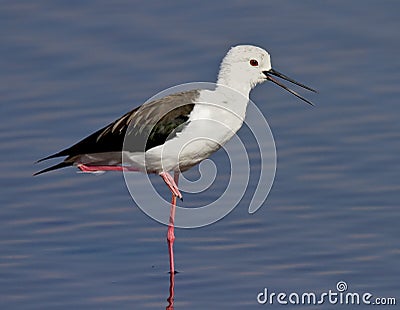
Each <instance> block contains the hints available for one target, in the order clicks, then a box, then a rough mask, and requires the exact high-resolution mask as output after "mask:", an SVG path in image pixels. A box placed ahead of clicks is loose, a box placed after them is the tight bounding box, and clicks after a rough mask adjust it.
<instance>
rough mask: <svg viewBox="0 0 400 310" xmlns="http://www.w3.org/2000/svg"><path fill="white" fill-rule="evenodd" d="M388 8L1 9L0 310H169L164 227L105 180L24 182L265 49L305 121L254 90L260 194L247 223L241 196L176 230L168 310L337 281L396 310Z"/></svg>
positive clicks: (392, 15)
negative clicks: (155, 104) (302, 86)
mask: <svg viewBox="0 0 400 310" xmlns="http://www.w3.org/2000/svg"><path fill="white" fill-rule="evenodd" d="M399 9H400V5H399V3H398V2H396V1H385V2H384V3H382V2H381V1H364V2H363V5H362V6H360V5H359V4H358V3H357V2H348V1H325V2H323V3H322V2H321V3H316V2H311V1H302V2H295V1H281V2H279V3H267V2H265V3H261V2H252V1H246V2H243V1H229V2H228V1H226V2H223V1H220V2H215V1H201V2H200V1H195V2H193V1H192V2H191V3H190V4H189V3H187V4H185V3H180V4H178V3H175V4H174V5H171V4H157V5H156V4H145V3H135V2H124V1H114V2H112V3H111V2H107V1H97V2H96V3H92V2H83V1H79V2H78V1H36V2H31V1H18V2H12V1H4V2H2V4H1V5H0V26H1V27H0V32H1V33H0V34H1V45H0V67H1V70H0V98H1V105H0V109H1V114H0V117H1V122H0V147H1V152H0V156H1V161H0V169H1V171H2V174H1V176H0V185H1V196H0V197H1V198H0V199H1V200H0V201H1V208H0V306H1V308H2V309H43V308H51V309H71V308H95V309H98V308H102V309H115V308H117V309H125V308H126V309H132V308H134V309H163V308H165V307H166V306H167V305H168V303H167V300H166V299H167V297H168V294H169V275H168V273H167V271H168V256H167V247H166V242H165V234H166V227H165V226H162V225H160V224H158V223H156V222H154V221H152V220H151V219H149V218H148V217H147V216H146V215H144V214H143V213H142V212H141V211H140V210H139V209H138V208H137V207H136V206H135V204H134V202H133V201H132V199H131V197H130V196H129V194H128V192H127V190H126V187H125V184H124V182H123V178H122V176H121V175H120V174H118V173H108V174H105V175H102V176H99V177H96V176H92V175H77V174H76V173H74V171H73V169H65V170H63V171H60V172H57V173H52V174H48V175H44V176H41V177H35V178H33V177H32V176H31V175H32V173H33V172H35V171H37V170H38V169H39V167H37V166H34V165H33V162H34V161H35V160H37V159H38V158H41V157H43V156H45V155H47V154H50V153H52V152H54V151H57V150H59V149H61V148H63V147H66V146H68V145H70V144H72V143H74V142H76V141H77V140H78V139H80V138H82V137H83V136H86V135H87V134H89V133H91V132H93V131H94V130H95V129H97V128H100V127H102V126H103V125H104V124H106V123H108V122H110V121H112V120H113V119H115V118H117V117H119V116H120V115H122V114H123V113H125V112H126V111H128V110H129V109H131V108H133V107H134V106H137V105H138V104H140V103H142V102H143V101H145V100H146V99H147V98H149V97H150V96H152V95H154V94H155V93H157V92H158V91H160V90H163V89H165V88H166V87H170V86H173V85H176V84H179V83H183V82H191V81H215V78H216V73H217V70H218V65H219V62H220V60H221V57H222V56H223V55H224V53H225V52H226V50H227V49H228V47H229V46H231V45H234V44H238V43H252V44H256V45H260V46H263V47H266V48H267V49H268V50H269V51H270V53H271V54H272V63H273V65H274V66H275V68H276V69H277V70H279V71H282V72H284V73H286V74H287V75H289V76H292V77H294V78H296V79H298V80H299V81H301V82H304V83H306V84H309V85H311V86H313V87H315V88H316V89H318V90H319V91H320V93H319V95H316V96H311V95H310V96H309V98H311V99H312V100H313V101H314V102H316V103H317V107H316V108H310V107H308V106H307V105H305V104H303V103H301V102H300V101H299V100H297V99H296V98H295V97H293V96H291V95H290V94H287V93H285V92H283V91H282V90H281V89H279V88H278V87H275V86H274V85H272V84H271V83H268V84H267V85H262V86H259V87H258V88H256V89H255V90H254V91H253V93H252V99H253V101H254V102H256V103H257V104H258V106H259V107H260V109H261V110H262V111H263V113H264V115H265V116H266V117H267V119H268V121H269V124H270V126H271V128H272V131H273V133H274V136H275V142H276V146H277V152H278V170H277V175H276V179H275V183H274V186H273V188H272V191H271V193H270V196H269V198H268V200H267V202H266V203H265V205H264V206H263V207H262V208H261V209H260V210H259V211H258V212H257V213H256V214H254V215H249V214H248V213H247V206H248V204H249V201H250V198H251V197H250V194H249V193H246V195H245V197H244V198H243V200H242V201H241V203H240V204H239V206H238V207H236V208H235V210H234V211H233V212H232V213H231V214H229V215H228V216H227V217H225V218H224V219H223V220H222V221H219V222H218V223H216V224H214V225H211V226H208V227H206V228H202V229H194V230H182V229H181V230H177V232H176V235H177V240H176V246H175V254H176V265H177V269H178V270H179V271H181V272H180V273H179V274H178V275H177V276H176V277H175V309H239V308H240V309H243V308H246V309H248V308H250V309H252V308H256V307H260V306H258V304H257V300H256V297H257V294H258V293H259V292H260V291H262V290H263V289H264V288H265V287H266V288H268V289H269V290H270V291H274V292H277V293H278V292H287V293H290V292H298V293H302V292H308V291H315V292H324V291H328V290H329V289H335V287H336V283H337V282H338V281H341V280H342V281H346V282H347V284H348V286H349V289H348V291H351V292H359V293H363V292H371V293H372V294H373V295H374V296H381V297H397V301H398V302H399V298H400V296H399V284H398V283H399V281H398V279H399V275H400V266H399V259H400V257H399V256H400V246H399V240H398V236H399V233H400V229H399V225H398V223H399V215H400V212H399V209H398V201H399V190H400V185H399V181H398V180H399V172H400V171H399V165H398V154H399V151H400V143H399V141H400V139H399V138H400V125H399V122H398V115H399V112H400V108H399V105H398V98H399V93H400V91H399V88H398V83H399V77H400V73H399V72H400V63H399V61H398V50H399V48H400V40H399V39H400V38H399V32H398V29H399V27H400V22H399V19H398V16H397V12H398V11H399ZM247 134H248V132H247V131H246V130H245V129H244V130H242V131H241V132H240V136H241V138H242V139H244V140H245V139H246V138H247ZM250 144H251V143H250ZM254 151H255V147H254V146H252V145H250V146H249V152H250V154H252V152H254ZM224 156H225V155H224V154H223V152H221V153H217V154H216V155H215V156H214V159H215V160H216V161H218V160H220V159H221V158H222V159H224V158H225V157H224ZM220 161H221V160H220ZM40 167H42V166H40ZM224 167H225V166H224V165H222V168H221V169H220V170H219V174H220V175H222V176H223V175H224V172H225V173H226V171H225V170H224V169H225V168H224ZM192 173H193V174H196V171H194V172H192ZM138 180H139V182H140V176H138ZM253 181H254V180H253ZM253 181H252V180H251V182H253ZM159 184H160V186H161V183H159ZM251 184H253V183H251ZM213 197H214V196H213V192H212V191H206V192H204V193H201V194H198V195H194V196H192V195H191V196H190V197H187V198H186V201H187V202H186V201H185V203H187V204H188V205H194V206H196V205H197V206H201V205H202V203H205V202H207V201H210V200H212V199H213ZM149 199H151V198H150V197H149ZM268 306H270V307H271V305H266V307H268ZM275 307H276V308H280V307H282V306H281V305H277V304H276V303H275ZM296 307H297V309H303V308H304V309H308V308H309V306H300V305H298V306H296ZM318 307H320V306H318ZM336 307H338V305H336V306H334V305H330V304H327V303H325V304H324V305H323V306H321V308H324V309H333V308H336ZM384 308H385V307H380V309H384ZM387 308H388V309H389V308H392V309H393V308H394V307H389V306H388V307H387Z"/></svg>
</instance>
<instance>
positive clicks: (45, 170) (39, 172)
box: [33, 159, 72, 176]
mask: <svg viewBox="0 0 400 310" xmlns="http://www.w3.org/2000/svg"><path fill="white" fill-rule="evenodd" d="M43 160H45V159H43ZM40 161H42V160H40ZM69 166H72V163H66V162H65V161H63V162H61V163H59V164H57V165H54V166H51V167H48V168H46V169H43V170H40V171H38V172H36V173H34V174H33V175H34V176H35V175H39V174H42V173H45V172H49V171H52V170H56V169H60V168H64V167H69Z"/></svg>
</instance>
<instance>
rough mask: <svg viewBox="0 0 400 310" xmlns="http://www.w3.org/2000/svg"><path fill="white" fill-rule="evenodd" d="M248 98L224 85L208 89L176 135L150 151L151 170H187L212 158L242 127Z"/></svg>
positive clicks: (148, 160)
mask: <svg viewBox="0 0 400 310" xmlns="http://www.w3.org/2000/svg"><path fill="white" fill-rule="evenodd" d="M247 103H248V98H246V97H244V96H243V95H241V94H239V93H237V92H235V91H232V90H229V89H226V90H225V88H224V90H223V91H221V90H218V88H217V90H215V91H208V90H204V91H201V92H200V96H199V98H198V99H197V102H196V104H195V106H194V108H193V110H192V112H191V113H190V116H189V120H188V121H189V123H188V124H185V125H183V126H185V127H184V128H183V129H182V131H180V132H178V133H177V134H176V137H174V138H172V139H170V140H168V141H167V142H166V143H165V144H163V145H160V146H157V147H155V148H152V149H150V150H148V151H147V152H146V166H147V168H148V170H154V171H157V172H159V171H171V170H178V168H180V169H181V170H186V169H188V168H190V167H192V166H194V165H195V164H197V163H199V162H200V161H202V160H204V159H206V158H207V157H209V156H210V155H211V154H212V153H214V152H215V151H217V150H218V149H219V148H220V147H221V146H222V145H224V144H225V143H226V142H227V141H228V140H230V139H231V138H232V137H233V135H234V134H235V133H236V132H237V131H238V130H239V129H240V127H241V126H242V124H243V120H244V117H245V112H246V106H247Z"/></svg>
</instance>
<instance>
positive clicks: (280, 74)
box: [263, 69, 317, 105]
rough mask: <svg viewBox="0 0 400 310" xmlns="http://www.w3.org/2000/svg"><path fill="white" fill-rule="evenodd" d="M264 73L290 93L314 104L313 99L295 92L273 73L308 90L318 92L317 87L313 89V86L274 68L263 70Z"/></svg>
mask: <svg viewBox="0 0 400 310" xmlns="http://www.w3.org/2000/svg"><path fill="white" fill-rule="evenodd" d="M263 73H264V74H265V76H266V77H267V80H269V81H271V82H273V83H275V84H276V85H278V86H280V87H282V88H283V89H285V90H287V91H288V92H289V93H291V94H293V95H295V96H296V97H298V98H300V99H301V100H303V101H305V102H307V103H308V104H311V105H314V104H313V103H312V102H311V101H309V100H307V99H306V98H304V97H303V96H301V95H299V94H298V93H297V92H295V91H294V90H291V89H290V88H289V87H287V86H286V85H285V84H282V83H281V82H279V81H278V80H276V79H274V78H273V77H272V76H271V75H274V76H277V77H279V78H281V79H283V80H285V81H288V82H291V83H293V84H296V85H298V86H300V87H303V88H305V89H307V90H310V91H312V92H314V93H316V92H317V91H316V90H315V89H312V88H311V87H308V86H306V85H304V84H301V83H299V82H297V81H295V80H293V79H291V78H290V77H287V76H286V75H284V74H282V73H280V72H278V71H276V70H274V69H270V70H268V71H263Z"/></svg>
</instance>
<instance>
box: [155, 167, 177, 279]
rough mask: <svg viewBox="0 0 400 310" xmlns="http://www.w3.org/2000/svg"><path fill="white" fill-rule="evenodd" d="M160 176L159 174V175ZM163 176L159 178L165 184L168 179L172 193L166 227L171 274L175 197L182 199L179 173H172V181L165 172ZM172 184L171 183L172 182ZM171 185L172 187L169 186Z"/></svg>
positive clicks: (173, 269) (173, 268)
mask: <svg viewBox="0 0 400 310" xmlns="http://www.w3.org/2000/svg"><path fill="white" fill-rule="evenodd" d="M165 174H167V175H168V176H169V178H168V177H165ZM160 175H161V174H160ZM163 175H164V176H161V177H162V178H163V180H164V181H165V183H167V181H166V179H168V182H169V183H167V185H168V187H169V188H170V190H171V192H172V200H171V212H170V215H169V225H168V232H167V242H168V252H169V270H170V273H171V274H174V273H176V271H175V265H174V249H173V246H174V241H175V234H174V224H175V209H176V197H177V196H178V197H182V195H181V193H180V192H179V190H178V185H177V184H178V181H179V172H175V173H174V178H173V179H172V177H171V175H170V174H169V173H167V172H163ZM171 181H172V182H173V183H172V182H171ZM171 183H172V185H171ZM171 187H174V188H175V189H176V190H177V192H178V194H179V195H177V194H176V193H175V192H174V191H173V189H171Z"/></svg>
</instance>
